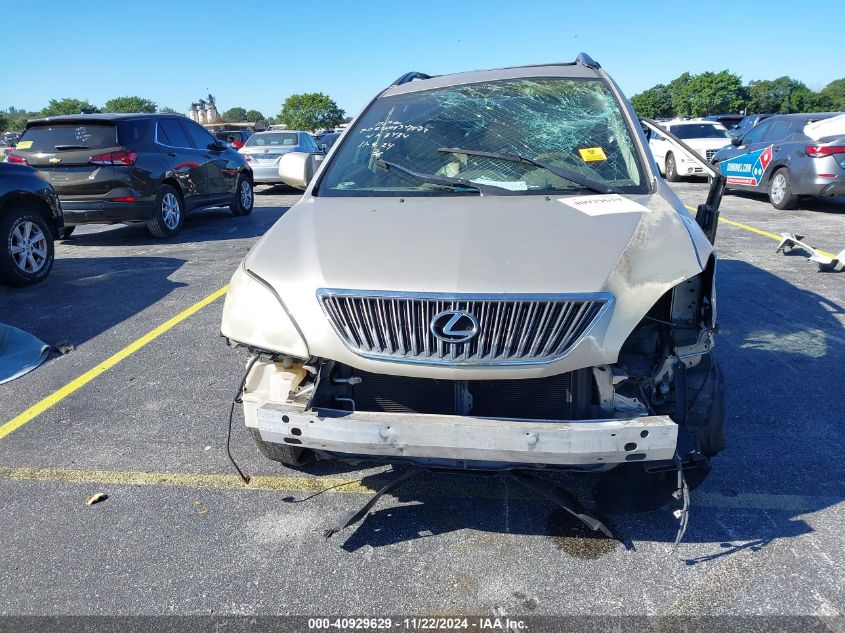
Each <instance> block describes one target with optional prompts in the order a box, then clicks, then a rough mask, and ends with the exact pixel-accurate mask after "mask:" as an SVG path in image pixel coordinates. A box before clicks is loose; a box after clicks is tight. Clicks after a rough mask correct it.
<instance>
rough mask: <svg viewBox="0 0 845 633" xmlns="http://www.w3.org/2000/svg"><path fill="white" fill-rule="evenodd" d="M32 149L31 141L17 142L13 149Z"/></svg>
mask: <svg viewBox="0 0 845 633" xmlns="http://www.w3.org/2000/svg"><path fill="white" fill-rule="evenodd" d="M30 147H32V141H18V144H17V147H16V148H15V149H29V148H30Z"/></svg>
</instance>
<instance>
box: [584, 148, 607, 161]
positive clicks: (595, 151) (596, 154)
mask: <svg viewBox="0 0 845 633" xmlns="http://www.w3.org/2000/svg"><path fill="white" fill-rule="evenodd" d="M578 153H579V154H580V155H581V160H583V161H584V162H585V163H592V162H595V161H597V160H607V155H606V154H605V153H604V150H603V149H602V148H601V147H582V148H580V149H579V150H578Z"/></svg>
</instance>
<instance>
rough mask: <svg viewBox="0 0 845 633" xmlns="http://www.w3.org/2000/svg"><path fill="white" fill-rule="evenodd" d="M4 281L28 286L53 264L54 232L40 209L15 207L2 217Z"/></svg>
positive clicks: (0, 258)
mask: <svg viewBox="0 0 845 633" xmlns="http://www.w3.org/2000/svg"><path fill="white" fill-rule="evenodd" d="M0 239H2V242H0V281H3V282H4V283H7V284H10V285H12V286H28V285H30V284H34V283H38V282H39V281H42V280H43V279H44V278H45V277H46V276H47V275H48V273H49V272H50V269H51V268H52V267H53V256H54V250H53V235H52V233H51V232H50V227H49V226H47V222H45V221H44V218H42V217H41V216H40V215H38V213H37V212H35V211H31V210H30V209H25V208H21V209H14V208H13V209H12V210H11V211H10V212H8V213H6V214H5V215H3V217H2V218H0Z"/></svg>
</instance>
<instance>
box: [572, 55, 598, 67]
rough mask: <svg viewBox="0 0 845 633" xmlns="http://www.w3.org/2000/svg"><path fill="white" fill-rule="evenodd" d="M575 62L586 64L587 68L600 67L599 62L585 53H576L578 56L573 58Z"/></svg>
mask: <svg viewBox="0 0 845 633" xmlns="http://www.w3.org/2000/svg"><path fill="white" fill-rule="evenodd" d="M575 63H576V64H581V65H583V66H586V67H587V68H601V64H599V63H598V62H597V61H596V60H594V59H593V58H592V57H590V56H589V55H587V53H578V57H576V58H575Z"/></svg>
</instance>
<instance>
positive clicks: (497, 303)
mask: <svg viewBox="0 0 845 633" xmlns="http://www.w3.org/2000/svg"><path fill="white" fill-rule="evenodd" d="M318 298H319V301H320V303H321V305H322V307H323V310H324V312H325V314H326V316H327V317H328V319H329V321H330V322H331V324H332V327H333V328H334V330H335V332H336V333H337V335H338V336H339V337H340V338H341V340H342V341H343V342H344V344H345V345H346V346H347V347H349V349H351V350H352V351H353V352H355V353H356V354H359V355H361V356H365V357H367V358H374V359H384V360H395V361H407V362H420V363H427V364H443V365H507V364H531V363H546V362H551V361H554V360H557V359H559V358H562V357H563V356H564V355H566V354H567V353H568V352H569V350H571V349H572V348H573V347H574V346H575V345H576V344H577V343H578V341H579V340H580V339H581V338H582V337H583V336H584V335H585V334H586V332H587V330H589V329H590V327H591V326H592V325H593V324H594V323H595V322H596V321H598V320H599V319H600V318H601V315H602V314H603V313H604V311H605V309H606V308H607V307H608V306H609V305H610V304H611V303H612V297H611V296H610V295H608V294H594V295H580V296H567V295H526V296H501V295H489V296H488V295H485V296H478V295H475V296H474V295H466V296H453V295H437V294H432V295H422V294H413V293H408V294H403V293H382V292H367V291H352V290H319V291H318ZM450 310H460V311H466V312H468V313H470V314H472V315H473V316H474V317H475V319H476V321H477V322H478V326H479V330H480V331H479V333H478V335H477V336H476V337H474V338H472V339H470V340H469V341H466V342H460V343H451V342H446V341H443V340H441V339H440V338H438V337H435V336H434V334H433V333H432V331H431V322H432V320H433V319H434V317H435V316H436V315H438V314H440V313H441V312H444V311H450Z"/></svg>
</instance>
